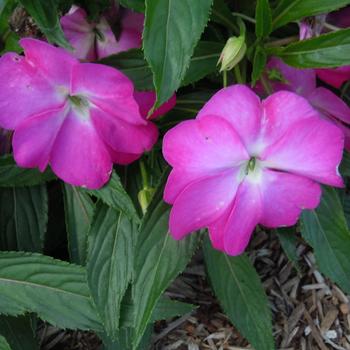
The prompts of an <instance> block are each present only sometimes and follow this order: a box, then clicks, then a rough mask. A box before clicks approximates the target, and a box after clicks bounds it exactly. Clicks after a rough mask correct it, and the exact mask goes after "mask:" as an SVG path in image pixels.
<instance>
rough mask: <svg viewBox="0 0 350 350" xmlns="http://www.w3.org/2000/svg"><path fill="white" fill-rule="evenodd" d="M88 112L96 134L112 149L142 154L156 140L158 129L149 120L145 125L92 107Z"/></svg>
mask: <svg viewBox="0 0 350 350" xmlns="http://www.w3.org/2000/svg"><path fill="white" fill-rule="evenodd" d="M90 113H91V118H92V121H93V124H94V126H95V128H96V130H97V132H98V134H99V135H100V137H101V138H102V139H103V140H104V141H105V142H106V143H107V144H108V146H110V147H111V148H112V149H113V150H114V151H117V152H120V153H134V154H142V153H143V152H145V151H149V150H150V149H151V148H152V147H153V145H154V144H155V142H156V141H157V138H158V129H157V128H156V126H155V125H154V124H153V123H151V122H148V123H147V124H146V125H135V124H129V123H127V122H125V121H124V120H121V119H119V118H117V117H115V116H114V115H111V114H108V113H105V112H104V111H103V110H101V109H99V108H94V107H92V108H91V109H90Z"/></svg>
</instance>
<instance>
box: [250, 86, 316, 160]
mask: <svg viewBox="0 0 350 350" xmlns="http://www.w3.org/2000/svg"><path fill="white" fill-rule="evenodd" d="M263 110H264V114H263V118H262V121H261V135H260V138H259V139H258V140H257V141H256V143H255V149H256V150H255V153H258V154H259V153H260V152H261V151H263V150H264V149H265V148H266V147H268V145H271V144H274V143H275V142H276V141H277V140H279V139H280V138H281V137H282V136H283V135H284V134H285V133H286V132H287V131H288V130H289V129H290V128H291V126H292V125H293V124H294V123H296V122H298V121H301V120H305V119H308V118H310V117H312V118H319V114H318V112H317V111H316V110H315V109H314V108H313V107H312V106H311V105H310V103H309V102H308V101H307V100H306V99H305V98H303V97H301V96H298V95H297V94H295V93H292V92H288V91H279V92H276V93H274V94H273V95H271V96H270V97H268V98H267V99H266V100H264V101H263Z"/></svg>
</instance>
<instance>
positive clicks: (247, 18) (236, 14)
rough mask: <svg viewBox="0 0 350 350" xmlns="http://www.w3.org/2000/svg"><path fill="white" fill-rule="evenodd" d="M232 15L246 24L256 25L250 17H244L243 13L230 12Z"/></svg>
mask: <svg viewBox="0 0 350 350" xmlns="http://www.w3.org/2000/svg"><path fill="white" fill-rule="evenodd" d="M232 14H233V15H234V16H237V17H240V18H243V19H245V20H246V21H248V22H250V23H254V24H255V23H256V21H255V19H254V18H252V17H249V16H247V15H245V14H243V13H239V12H232Z"/></svg>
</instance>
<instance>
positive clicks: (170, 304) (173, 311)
mask: <svg viewBox="0 0 350 350" xmlns="http://www.w3.org/2000/svg"><path fill="white" fill-rule="evenodd" d="M196 308H197V306H196V305H192V304H187V303H183V302H181V301H177V300H171V299H169V298H168V297H165V296H162V297H161V298H160V299H159V301H158V303H157V305H156V307H155V308H154V310H153V314H152V317H151V321H153V322H155V321H158V320H168V319H170V318H173V317H177V316H183V315H186V314H188V313H190V312H192V311H194V310H195V309H196Z"/></svg>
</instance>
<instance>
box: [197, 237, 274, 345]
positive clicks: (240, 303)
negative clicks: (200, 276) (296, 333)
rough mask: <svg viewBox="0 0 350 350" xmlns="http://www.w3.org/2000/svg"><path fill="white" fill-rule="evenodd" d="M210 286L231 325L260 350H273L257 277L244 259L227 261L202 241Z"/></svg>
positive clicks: (263, 292)
mask: <svg viewBox="0 0 350 350" xmlns="http://www.w3.org/2000/svg"><path fill="white" fill-rule="evenodd" d="M204 258H205V263H206V266H207V269H208V274H209V278H210V281H211V285H212V287H213V289H214V292H215V294H216V296H217V297H218V299H219V302H220V304H221V306H222V308H223V310H224V311H225V313H226V314H227V316H228V317H229V318H230V320H231V322H232V323H233V324H234V325H235V326H236V327H237V328H238V330H239V331H240V332H242V334H243V335H244V336H245V337H246V338H247V339H248V340H249V342H250V343H251V344H252V345H253V347H254V348H256V349H259V350H272V349H274V348H275V347H274V343H273V336H272V325H271V312H270V310H269V307H268V301H267V297H266V295H265V291H264V289H263V287H262V285H261V282H260V279H259V276H258V275H257V273H256V271H255V269H254V267H253V266H252V265H251V263H250V261H249V259H248V258H247V257H246V256H245V255H241V256H236V257H229V256H227V255H226V254H224V253H222V252H219V251H217V250H215V249H213V248H212V247H211V243H210V240H209V238H206V239H205V244H204Z"/></svg>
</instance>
